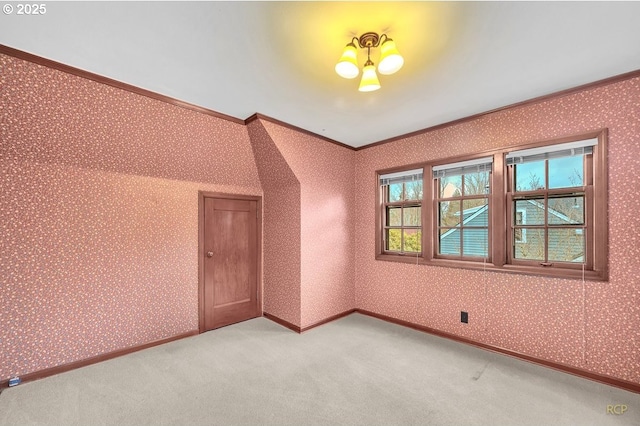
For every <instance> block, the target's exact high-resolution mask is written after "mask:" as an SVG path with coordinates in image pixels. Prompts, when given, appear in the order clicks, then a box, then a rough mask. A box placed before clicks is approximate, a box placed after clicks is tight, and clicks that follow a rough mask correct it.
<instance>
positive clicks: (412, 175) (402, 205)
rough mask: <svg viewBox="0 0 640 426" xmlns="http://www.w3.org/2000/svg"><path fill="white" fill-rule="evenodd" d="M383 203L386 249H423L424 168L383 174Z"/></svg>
mask: <svg viewBox="0 0 640 426" xmlns="http://www.w3.org/2000/svg"><path fill="white" fill-rule="evenodd" d="M380 186H381V189H382V197H383V203H384V209H383V213H384V214H383V228H384V232H383V237H382V239H383V248H384V249H383V251H384V252H388V253H395V254H414V255H415V254H420V253H422V198H423V172H422V169H416V170H408V171H403V172H397V173H391V174H386V175H382V176H380Z"/></svg>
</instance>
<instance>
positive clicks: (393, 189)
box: [387, 183, 402, 203]
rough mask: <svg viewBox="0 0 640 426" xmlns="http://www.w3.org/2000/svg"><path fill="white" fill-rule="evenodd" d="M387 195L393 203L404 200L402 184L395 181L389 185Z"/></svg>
mask: <svg viewBox="0 0 640 426" xmlns="http://www.w3.org/2000/svg"><path fill="white" fill-rule="evenodd" d="M388 188H389V189H388V191H389V192H388V193H387V197H388V199H389V202H391V203H393V202H395V201H402V184H401V183H394V184H391V185H389V186H388Z"/></svg>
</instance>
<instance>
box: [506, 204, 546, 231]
mask: <svg viewBox="0 0 640 426" xmlns="http://www.w3.org/2000/svg"><path fill="white" fill-rule="evenodd" d="M513 203H514V208H513V210H514V211H515V212H520V214H521V215H522V217H523V218H526V225H544V210H545V209H544V198H530V199H526V200H515V201H514V202H513ZM516 224H517V223H516ZM524 224H525V223H523V225H524Z"/></svg>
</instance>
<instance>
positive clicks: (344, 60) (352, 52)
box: [336, 42, 360, 79]
mask: <svg viewBox="0 0 640 426" xmlns="http://www.w3.org/2000/svg"><path fill="white" fill-rule="evenodd" d="M336 72H337V73H338V75H339V76H340V77H343V78H349V79H351V78H356V77H357V76H358V74H360V70H359V69H358V50H357V48H356V45H355V44H353V42H351V43H349V44H347V45H346V46H345V48H344V51H343V52H342V56H341V57H340V60H339V61H338V63H337V64H336Z"/></svg>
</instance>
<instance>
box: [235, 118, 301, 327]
mask: <svg viewBox="0 0 640 426" xmlns="http://www.w3.org/2000/svg"><path fill="white" fill-rule="evenodd" d="M247 127H248V129H249V136H250V138H251V146H252V148H253V151H254V155H255V158H256V165H257V167H258V174H259V176H260V181H261V182H262V188H263V192H264V199H263V203H264V204H263V211H264V216H263V226H262V227H263V243H262V244H263V247H264V250H263V255H262V257H263V267H262V269H263V278H262V281H263V300H264V304H263V310H264V312H266V313H268V314H271V315H274V316H276V317H278V318H280V319H283V320H285V321H288V322H290V323H291V324H294V325H297V326H300V315H301V314H300V312H301V311H300V309H301V306H300V280H301V278H300V255H301V252H300V250H301V244H300V182H299V181H298V179H297V178H296V176H295V174H294V173H293V172H292V171H291V168H290V167H289V165H288V164H287V162H286V160H285V159H284V158H283V157H282V154H281V153H280V151H278V148H277V147H276V145H275V144H274V143H273V140H272V139H271V137H270V136H269V134H268V133H267V131H266V130H265V128H264V126H263V125H262V122H261V121H258V120H255V121H252V122H251V123H249V124H248V126H247Z"/></svg>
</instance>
